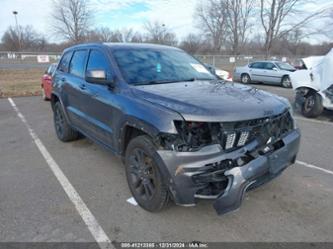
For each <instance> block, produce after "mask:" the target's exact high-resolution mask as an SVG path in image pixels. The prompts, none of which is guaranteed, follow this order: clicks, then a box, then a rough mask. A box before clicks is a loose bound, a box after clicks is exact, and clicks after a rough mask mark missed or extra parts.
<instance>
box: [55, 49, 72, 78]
mask: <svg viewBox="0 0 333 249" xmlns="http://www.w3.org/2000/svg"><path fill="white" fill-rule="evenodd" d="M71 57H72V52H67V53H65V54H64V55H63V56H62V58H61V60H60V62H59V66H58V69H59V70H60V71H62V72H65V73H67V72H68V66H69V61H70V60H71Z"/></svg>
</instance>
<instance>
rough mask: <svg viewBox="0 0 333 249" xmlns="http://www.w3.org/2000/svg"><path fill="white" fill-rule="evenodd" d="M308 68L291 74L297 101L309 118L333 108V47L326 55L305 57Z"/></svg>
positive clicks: (297, 105)
mask: <svg viewBox="0 0 333 249" xmlns="http://www.w3.org/2000/svg"><path fill="white" fill-rule="evenodd" d="M303 62H304V64H305V67H306V68H307V69H306V70H298V71H296V72H294V73H292V74H291V75H290V77H291V81H292V84H293V88H294V91H295V92H296V98H295V103H296V107H297V108H298V109H301V112H302V114H303V115H304V116H305V117H308V118H315V117H317V116H319V115H320V114H321V113H322V111H323V109H324V108H326V109H328V110H333V70H332V69H333V49H331V51H330V52H329V53H328V54H327V55H326V56H320V57H319V56H314V57H313V58H311V57H308V58H305V59H303Z"/></svg>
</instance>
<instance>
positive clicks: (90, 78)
mask: <svg viewBox="0 0 333 249" xmlns="http://www.w3.org/2000/svg"><path fill="white" fill-rule="evenodd" d="M108 78H109V79H108ZM85 80H86V81H87V82H89V83H93V84H100V85H109V86H114V80H113V78H112V77H108V76H107V73H106V71H105V70H104V69H94V70H87V72H86V77H85Z"/></svg>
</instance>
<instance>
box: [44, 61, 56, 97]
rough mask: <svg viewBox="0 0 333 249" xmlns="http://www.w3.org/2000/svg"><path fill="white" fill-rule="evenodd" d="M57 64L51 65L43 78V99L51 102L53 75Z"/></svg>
mask: <svg viewBox="0 0 333 249" xmlns="http://www.w3.org/2000/svg"><path fill="white" fill-rule="evenodd" d="M56 66H57V65H56V64H51V65H50V66H49V67H48V69H47V70H46V71H45V73H44V75H43V77H42V84H41V86H42V91H43V99H44V100H50V99H51V93H52V74H53V72H54V70H55V68H56Z"/></svg>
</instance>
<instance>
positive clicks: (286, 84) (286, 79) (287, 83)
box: [281, 75, 291, 88]
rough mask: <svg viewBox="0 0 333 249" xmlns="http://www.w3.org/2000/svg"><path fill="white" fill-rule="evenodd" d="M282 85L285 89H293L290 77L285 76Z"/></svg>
mask: <svg viewBox="0 0 333 249" xmlns="http://www.w3.org/2000/svg"><path fill="white" fill-rule="evenodd" d="M281 85H282V86H283V87H284V88H291V81H290V77H289V76H288V75H285V76H283V77H282V80H281Z"/></svg>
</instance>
